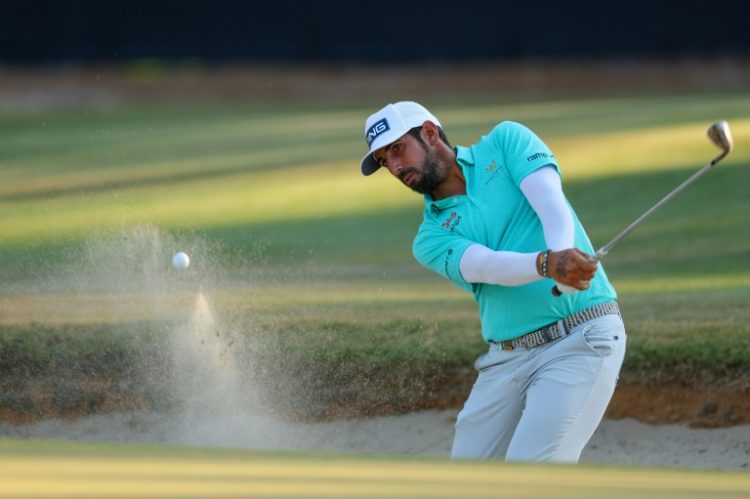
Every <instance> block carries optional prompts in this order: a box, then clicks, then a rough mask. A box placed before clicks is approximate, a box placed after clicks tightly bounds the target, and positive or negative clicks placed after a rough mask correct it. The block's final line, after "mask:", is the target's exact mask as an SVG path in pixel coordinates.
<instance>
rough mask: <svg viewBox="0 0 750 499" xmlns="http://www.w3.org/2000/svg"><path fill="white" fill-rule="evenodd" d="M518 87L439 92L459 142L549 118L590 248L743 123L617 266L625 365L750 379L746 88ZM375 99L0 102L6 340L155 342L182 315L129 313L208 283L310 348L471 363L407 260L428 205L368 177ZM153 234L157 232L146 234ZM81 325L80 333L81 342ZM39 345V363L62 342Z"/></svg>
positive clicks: (457, 314)
mask: <svg viewBox="0 0 750 499" xmlns="http://www.w3.org/2000/svg"><path fill="white" fill-rule="evenodd" d="M507 99H508V97H507V96H506V100H497V101H491V100H484V101H476V100H470V99H467V100H466V101H465V102H461V101H448V100H446V99H445V98H443V99H440V100H437V101H436V102H430V101H429V100H427V101H425V104H428V105H430V107H431V108H432V110H433V111H434V112H435V113H436V114H437V115H438V116H440V117H441V120H442V121H443V123H444V124H445V128H446V131H447V133H448V136H449V138H450V139H451V140H452V141H453V142H454V143H461V144H468V143H470V142H472V141H473V140H475V139H476V138H477V137H478V136H480V135H481V134H483V133H486V132H487V131H488V130H489V129H490V128H491V127H492V126H493V125H494V124H495V123H496V122H498V121H500V120H504V119H511V120H515V121H520V122H523V123H525V124H527V125H528V126H530V127H532V128H533V129H534V130H536V131H537V132H538V133H539V134H540V135H541V136H542V137H543V138H544V139H545V140H546V141H547V142H548V143H549V144H550V146H551V147H552V149H553V150H554V151H555V153H556V156H557V158H558V160H559V162H560V164H561V166H562V169H563V174H564V188H565V190H566V192H567V194H568V196H569V197H570V199H571V201H572V203H573V205H574V207H575V208H576V211H577V213H578V215H579V216H580V218H581V219H582V220H583V222H584V224H585V226H586V227H587V230H588V231H589V235H590V236H591V238H592V240H593V241H594V244H595V246H599V245H603V244H604V243H606V242H607V241H608V240H609V239H610V238H611V237H612V236H614V235H615V234H616V233H618V232H619V231H620V230H621V229H622V228H623V227H625V226H626V225H627V224H628V223H630V222H631V221H632V220H633V219H635V218H636V217H637V216H639V215H640V214H641V213H642V212H644V211H645V210H646V209H647V208H649V207H650V206H651V205H652V204H654V203H655V202H656V201H657V200H658V199H660V198H661V197H662V196H663V195H665V194H666V193H667V192H669V191H670V190H672V189H673V188H674V187H675V186H676V185H677V184H679V183H680V182H681V181H682V180H684V179H685V178H687V177H688V176H689V175H690V174H691V173H692V172H693V171H695V170H697V169H698V168H699V167H700V166H701V165H702V164H704V163H705V162H707V161H708V160H709V159H711V158H712V157H713V156H714V155H716V153H717V151H716V150H715V148H714V147H713V146H712V145H711V144H710V143H709V141H708V140H707V139H706V137H705V129H706V128H707V126H708V125H709V124H710V123H711V122H713V121H715V120H717V119H727V120H728V121H729V122H730V125H731V126H732V130H733V132H734V136H735V141H736V150H735V151H734V152H733V153H732V155H731V156H730V157H728V158H727V159H726V160H725V161H724V162H722V164H721V165H720V166H719V167H717V169H716V170H715V171H712V172H710V173H708V174H707V175H706V176H705V177H704V178H702V179H701V180H700V181H699V182H698V183H697V184H695V185H693V186H691V188H690V189H689V190H687V191H686V192H685V193H683V194H681V195H680V197H678V198H676V199H675V200H674V201H673V202H671V203H670V204H669V205H667V206H666V207H664V208H663V209H662V210H661V211H660V212H658V213H657V214H656V215H654V216H653V218H652V219H650V220H649V221H648V222H646V223H645V224H644V225H643V226H642V227H640V228H639V229H638V230H637V231H636V232H634V233H633V234H632V235H631V236H629V238H628V239H626V240H625V241H624V242H623V243H622V244H621V245H620V246H618V247H617V248H616V249H615V250H614V251H613V252H612V253H611V254H610V255H609V256H608V258H607V260H606V262H605V265H606V268H607V271H608V273H609V275H610V278H611V279H612V281H613V282H614V284H615V286H616V287H617V289H618V291H619V293H620V296H621V303H622V307H623V310H624V314H625V319H626V323H627V326H628V330H629V334H630V338H631V342H630V353H629V356H628V360H627V361H626V368H625V372H624V376H628V375H630V376H633V378H634V379H635V378H637V379H642V378H644V377H647V376H648V374H647V373H649V372H654V370H657V371H658V370H659V369H661V370H662V371H664V372H665V373H667V374H664V376H665V377H666V378H669V374H668V373H669V372H672V373H678V374H675V375H674V376H673V378H679V377H680V376H683V375H684V373H685V372H691V370H692V372H699V371H700V372H703V371H701V370H709V371H711V370H712V369H713V370H714V371H716V372H718V373H720V374H722V375H724V376H729V377H732V376H734V377H737V376H739V377H743V378H745V377H748V373H747V372H746V371H747V368H746V367H743V366H747V365H750V340H749V339H748V338H750V307H747V306H746V304H747V303H748V299H750V270H748V269H750V265H748V264H749V263H750V256H749V255H750V223H749V222H750V215H749V213H750V203H749V202H748V195H747V187H746V186H747V185H750V168H747V164H748V162H750V146H747V144H748V143H750V94H746V93H736V94H723V95H711V94H701V95H694V96H690V95H680V96H652V97H644V96H639V97H617V98H610V99H602V98H598V99H592V100H585V99H570V100H564V99H557V100H552V101H545V102H519V103H513V102H510V101H509V100H507ZM371 107H372V106H370V105H368V106H364V105H357V104H347V105H338V106H336V107H335V108H328V107H326V106H324V105H322V104H321V103H315V102H313V101H311V102H308V103H296V104H295V105H294V106H291V105H268V104H266V105H259V104H253V103H246V104H239V105H233V106H229V105H223V104H214V105H212V104H206V103H203V104H195V105H191V104H189V103H184V104H182V105H180V106H175V105H173V104H164V105H151V106H138V105H136V106H129V107H118V106H113V107H108V108H101V109H71V108H67V109H65V108H63V109H56V110H50V111H49V112H46V111H44V110H42V111H38V112H36V113H33V114H32V113H26V114H23V113H19V112H16V113H6V114H1V115H0V131H1V132H2V134H3V141H2V143H0V176H2V182H1V183H0V234H2V239H0V281H1V282H2V284H0V324H1V327H2V328H3V330H2V331H3V335H4V339H3V342H4V343H3V345H4V348H11V351H12V348H13V347H12V345H16V347H17V351H18V352H19V357H17V358H16V360H17V361H18V362H22V361H23V359H25V358H27V357H24V356H23V355H21V353H22V352H27V353H28V350H29V349H31V350H32V351H33V350H37V349H39V350H42V351H43V350H44V349H45V348H48V347H45V345H46V343H45V342H44V341H39V342H34V341H29V340H28V339H26V340H20V339H19V338H23V337H24V336H25V335H27V336H29V337H31V336H32V335H37V336H38V337H39V338H54V337H56V335H58V336H59V335H60V334H61V333H60V331H64V333H62V334H63V336H64V337H66V338H68V339H66V340H64V341H65V342H68V345H69V346H71V345H73V346H71V347H70V348H66V349H64V350H63V351H57V353H56V355H59V356H62V357H61V358H67V359H72V358H74V357H75V356H76V352H77V351H80V352H81V353H82V354H84V353H85V352H89V351H91V350H92V349H93V350H96V349H97V348H101V349H102V350H107V348H109V347H107V346H106V345H105V343H106V342H107V341H111V342H112V343H111V345H110V346H112V345H114V347H112V348H115V350H118V349H119V350H118V351H120V350H122V351H125V352H128V351H139V349H140V348H144V345H145V344H144V343H138V341H139V340H133V341H134V342H135V343H136V344H137V345H136V346H135V347H130V346H122V345H123V344H127V343H128V341H130V340H129V339H127V338H128V337H129V336H128V334H123V333H122V331H136V330H138V328H141V326H139V325H138V324H143V323H144V322H143V321H146V322H147V321H149V320H151V321H159V320H167V321H169V320H171V321H175V320H176V318H178V317H179V314H176V313H170V312H169V310H166V311H165V309H164V308H163V307H162V308H159V307H155V306H134V305H133V306H131V307H130V308H127V307H126V306H125V305H127V304H128V303H130V304H131V305H132V304H133V303H146V302H148V301H149V300H151V301H153V299H156V298H155V297H159V296H161V295H159V293H158V291H159V290H161V293H162V295H163V294H164V293H173V292H175V290H180V291H181V292H186V293H187V292H189V291H191V290H195V289H197V288H198V287H202V288H203V289H204V290H206V292H207V293H208V295H209V296H210V298H211V300H212V303H213V305H214V306H215V307H216V309H217V315H218V316H219V317H224V318H226V321H227V322H231V323H232V324H241V325H242V326H241V327H240V326H237V327H236V328H237V329H241V330H243V331H244V332H245V334H248V335H254V336H257V337H263V338H266V340H267V342H269V343H271V344H273V345H275V346H274V347H273V348H279V349H281V350H282V351H283V352H285V353H286V354H289V355H292V356H295V357H299V358H300V359H302V360H301V361H303V360H304V361H311V359H312V360H314V361H315V362H319V361H326V362H328V363H329V364H330V365H331V366H340V365H344V364H345V365H356V364H357V363H362V362H367V363H371V364H372V365H373V366H381V367H382V366H388V365H391V366H402V367H403V366H408V365H409V362H410V360H411V361H412V362H413V363H414V364H415V365H417V364H418V365H420V366H422V367H423V368H424V369H428V367H425V366H429V369H432V370H433V371H437V370H439V369H441V368H446V367H451V368H452V367H456V366H469V365H471V361H472V359H473V357H475V356H476V355H477V354H478V353H479V352H480V351H481V348H482V344H481V339H480V337H479V329H478V321H477V319H476V317H475V310H474V305H473V302H472V299H471V297H470V296H468V295H465V294H462V293H460V292H459V290H457V289H456V288H455V287H453V286H452V285H451V284H449V283H447V282H442V281H440V280H439V279H438V278H437V277H435V276H433V275H431V274H430V273H429V272H428V271H426V270H423V269H421V268H419V266H418V265H417V264H416V263H415V262H414V261H413V259H412V256H411V251H410V246H411V238H412V237H413V234H414V231H415V229H416V227H417V225H418V224H419V220H420V216H421V210H422V202H421V200H420V199H419V197H418V196H416V195H414V194H413V193H411V192H410V191H408V190H406V189H404V188H403V187H401V186H400V185H397V183H396V182H395V181H393V179H391V178H389V177H388V175H386V174H384V173H379V174H378V175H375V176H373V177H370V178H363V177H361V176H360V175H359V173H358V162H359V159H360V157H361V154H362V153H363V149H364V144H363V141H362V140H361V137H360V135H361V133H360V132H361V130H360V129H361V124H362V120H363V118H364V117H365V116H366V115H367V114H368V113H369V112H371V111H372V109H371ZM144 226H145V227H150V228H153V234H155V235H154V236H153V237H152V238H151V239H148V238H147V237H145V238H144V237H142V236H139V235H138V234H140V232H139V230H141V229H139V227H140V228H142V227H144ZM146 232H148V230H147V231H146ZM139 237H140V239H139ZM160 238H161V240H160V241H161V242H160V243H159V244H160V245H159V246H158V248H157V247H156V246H151V245H154V244H156V242H155V240H156V239H160ZM102 241H104V243H102ZM157 242H158V241H157ZM177 249H184V250H186V251H188V252H190V253H191V254H193V257H194V265H193V267H191V271H190V272H188V273H186V274H184V275H178V276H175V275H173V273H170V271H169V268H168V267H169V255H170V254H171V252H172V251H175V250H177ZM157 250H158V251H157ZM133 255H136V256H133ZM154 258H156V260H154ZM149 275H151V276H152V277H151V278H149ZM154 283H156V284H157V285H158V286H157V288H158V289H157V290H154V285H155V284H154ZM165 283H166V284H165ZM159 286H161V287H159ZM139 290H140V291H139ZM96 293H101V297H99V298H97V296H99V295H97V294H96ZM123 293H129V294H127V297H126V298H123ZM139 294H140V295H144V296H139ZM188 294H189V293H188ZM109 295H112V296H114V298H112V299H111V300H109V301H108V300H107V299H106V297H107V296H109ZM159 299H160V300H163V298H159ZM97 300H103V301H101V302H100V301H97ZM94 303H95V304H96V305H92V304H94ZM123 303H125V305H123ZM138 321H140V322H138ZM133 324H136V326H133ZM92 328H93V329H92ZM141 329H142V328H141ZM146 329H148V327H146ZM76 330H78V331H79V333H80V337H81V338H84V339H82V340H81V342H75V341H72V342H70V338H73V337H74V336H75V334H76V333H75V331H76ZM92 331H97V332H96V333H92ZM66 335H68V336H66ZM102 338H104V339H102ZM107 338H109V340H108V339H107ZM45 341H46V340H45ZM129 349H130V350H129ZM7 352H8V351H7V350H6V351H5V353H4V355H5V357H3V366H5V367H4V368H6V369H11V367H12V364H13V362H14V360H13V356H12V354H8V353H7ZM8 355H11V357H10V358H8ZM24 355H26V354H24ZM28 355H31V354H28ZM34 355H36V356H37V357H38V358H37V357H35V358H37V360H35V361H34V362H37V363H38V365H40V366H41V365H43V364H44V363H43V359H44V358H45V355H51V354H50V353H49V352H46V353H44V352H37V353H36V354H34ZM86 355H88V354H86ZM61 362H62V361H61ZM404 368H405V367H404ZM429 369H428V370H429ZM727 373H729V374H727ZM662 374H663V373H662Z"/></svg>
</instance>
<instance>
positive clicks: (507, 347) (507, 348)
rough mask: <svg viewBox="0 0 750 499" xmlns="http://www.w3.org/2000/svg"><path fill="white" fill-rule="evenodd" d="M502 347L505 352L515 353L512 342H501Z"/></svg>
mask: <svg viewBox="0 0 750 499" xmlns="http://www.w3.org/2000/svg"><path fill="white" fill-rule="evenodd" d="M500 346H501V347H503V352H512V351H513V343H512V342H510V341H507V340H506V341H502V342H500Z"/></svg>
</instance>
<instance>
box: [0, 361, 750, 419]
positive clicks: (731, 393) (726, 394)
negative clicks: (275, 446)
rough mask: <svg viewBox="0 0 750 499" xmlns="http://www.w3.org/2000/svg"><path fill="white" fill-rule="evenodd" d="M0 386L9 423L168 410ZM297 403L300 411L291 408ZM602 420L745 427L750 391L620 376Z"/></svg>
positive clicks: (450, 398)
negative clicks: (629, 379) (650, 381)
mask: <svg viewBox="0 0 750 499" xmlns="http://www.w3.org/2000/svg"><path fill="white" fill-rule="evenodd" d="M412 381H413V380H412ZM473 381H474V375H473V373H472V372H471V371H470V370H468V369H467V370H461V369H456V370H454V371H452V372H451V373H449V374H448V375H445V376H440V377H439V378H434V379H430V378H429V377H426V378H424V379H423V380H422V382H423V383H424V385H425V386H426V387H428V388H427V389H425V391H424V393H423V396H422V397H421V398H418V399H414V398H411V399H408V400H401V401H399V400H396V399H393V400H390V401H381V402H379V403H374V402H373V401H371V400H356V399H353V398H352V397H351V396H349V395H347V394H350V393H352V392H355V391H357V389H358V388H357V387H356V386H348V387H343V386H342V387H341V394H340V395H341V396H340V397H338V400H336V399H337V397H336V396H335V394H328V397H327V399H328V400H329V402H328V403H326V404H322V405H318V406H314V407H313V406H310V405H309V404H296V401H295V400H286V401H285V405H283V406H280V405H279V406H273V405H271V406H269V409H270V410H276V411H278V412H279V413H280V414H283V415H284V416H285V417H288V418H290V419H293V420H298V421H335V420H342V419H351V418H370V417H373V416H388V415H394V414H406V413H411V412H415V411H424V410H431V409H437V410H457V409H459V408H460V407H461V405H462V404H463V401H464V399H465V397H466V394H468V392H469V389H470V388H471V384H472V383H473ZM405 382H406V380H405ZM430 386H433V387H435V388H436V389H434V390H433V389H430V388H429V387H430ZM438 386H439V387H440V389H437V388H438ZM0 388H2V391H3V393H4V395H3V397H2V399H0V421H3V422H5V423H9V424H14V425H26V424H30V423H34V422H37V421H41V420H44V419H50V418H64V419H79V418H83V417H87V416H91V415H95V414H112V413H126V412H134V411H154V410H156V411H165V410H166V411H167V412H168V411H169V410H170V406H169V397H160V396H159V394H155V393H148V392H145V391H141V390H139V389H138V387H135V386H133V385H132V384H131V383H130V381H128V380H123V379H119V378H117V377H116V376H113V377H109V378H102V377H96V378H85V377H79V378H68V379H67V380H66V382H65V383H61V382H60V381H59V380H58V379H48V378H43V377H39V378H25V379H23V380H17V379H16V380H15V381H14V378H13V377H7V378H5V380H4V381H3V383H2V387H0ZM360 388H362V387H360ZM295 405H296V407H297V409H298V410H296V411H295V410H291V409H290V407H291V406H295ZM605 417H607V418H610V419H624V418H632V419H635V420H637V421H640V422H643V423H648V424H688V425H690V426H691V427H695V428H720V427H731V426H737V425H746V424H750V389H749V388H747V387H745V388H742V387H737V388H734V389H733V388H731V387H730V388H726V387H725V388H721V389H717V388H716V387H715V386H703V387H701V386H688V385H684V384H677V383H666V384H662V385H654V384H645V383H637V382H627V381H621V382H620V383H619V384H618V386H617V389H616V390H615V394H614V396H613V398H612V402H611V404H610V406H609V408H608V409H607V412H606V414H605Z"/></svg>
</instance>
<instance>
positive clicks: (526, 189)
mask: <svg viewBox="0 0 750 499" xmlns="http://www.w3.org/2000/svg"><path fill="white" fill-rule="evenodd" d="M521 191H523V194H524V196H526V199H527V200H528V201H529V204H530V205H531V207H532V208H533V209H534V211H535V212H536V214H537V216H538V217H539V220H540V221H541V222H542V228H543V230H544V240H545V241H546V242H547V247H548V248H549V249H551V250H552V251H561V250H564V249H568V248H572V247H573V245H574V243H575V224H574V222H573V213H572V212H571V211H570V206H569V205H568V203H567V201H566V200H565V195H564V194H563V191H562V185H561V183H560V176H559V175H558V174H557V172H556V171H555V170H553V169H552V167H549V166H545V167H542V168H540V169H538V170H537V171H535V172H533V173H531V174H529V175H528V176H526V178H525V179H523V181H522V182H521Z"/></svg>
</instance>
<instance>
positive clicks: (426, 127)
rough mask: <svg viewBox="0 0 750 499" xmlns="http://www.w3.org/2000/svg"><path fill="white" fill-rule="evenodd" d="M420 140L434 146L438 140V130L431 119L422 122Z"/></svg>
mask: <svg viewBox="0 0 750 499" xmlns="http://www.w3.org/2000/svg"><path fill="white" fill-rule="evenodd" d="M421 135H422V140H423V141H424V143H425V144H430V145H431V146H434V145H435V144H437V143H438V142H439V141H440V131H439V130H438V127H437V125H436V124H435V123H433V122H432V121H425V122H424V123H423V124H422V131H421Z"/></svg>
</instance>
